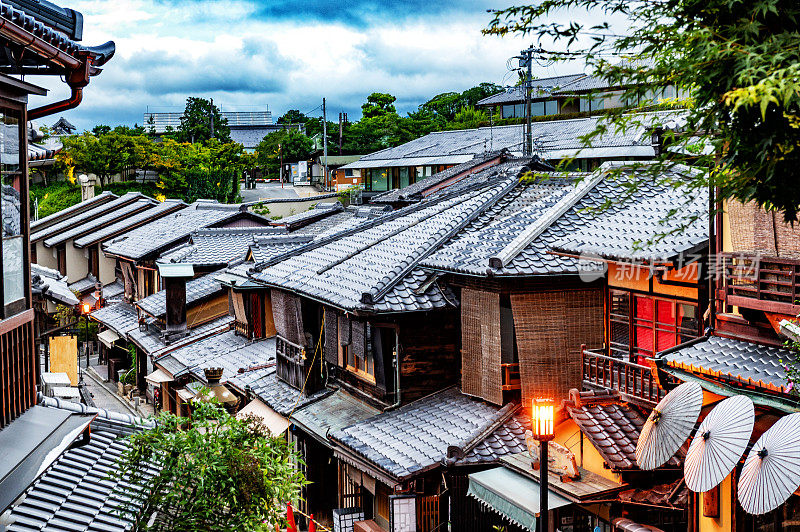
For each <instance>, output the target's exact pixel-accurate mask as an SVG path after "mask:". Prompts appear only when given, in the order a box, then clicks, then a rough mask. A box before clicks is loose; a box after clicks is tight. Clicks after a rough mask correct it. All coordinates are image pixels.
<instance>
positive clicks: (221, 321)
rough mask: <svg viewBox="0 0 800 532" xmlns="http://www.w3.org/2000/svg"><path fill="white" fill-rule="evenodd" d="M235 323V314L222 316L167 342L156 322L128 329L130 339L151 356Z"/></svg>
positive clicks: (217, 331) (214, 332) (215, 332)
mask: <svg viewBox="0 0 800 532" xmlns="http://www.w3.org/2000/svg"><path fill="white" fill-rule="evenodd" d="M232 323H233V316H228V315H225V316H222V317H219V318H217V319H215V320H212V321H210V322H208V323H204V324H203V325H198V326H197V327H193V328H191V329H189V330H188V333H187V335H186V336H184V337H183V338H181V339H180V340H177V341H175V342H172V343H169V344H167V343H166V342H164V340H163V338H162V333H163V331H162V330H161V329H160V328H159V327H158V325H156V324H155V323H152V322H151V323H148V325H147V330H144V331H142V330H139V327H138V326H137V327H135V328H133V329H131V330H129V331H128V339H129V340H130V341H132V342H133V343H135V344H136V345H138V346H139V347H140V348H141V349H142V350H143V351H144V352H145V353H147V354H148V355H149V356H152V357H155V356H158V355H159V354H161V353H162V352H163V351H165V350H166V349H177V348H178V347H180V346H183V345H185V344H188V343H191V342H194V341H196V340H197V339H198V338H199V337H202V336H206V335H211V334H217V333H219V332H221V331H224V330H226V329H229V328H230V327H231V324H232Z"/></svg>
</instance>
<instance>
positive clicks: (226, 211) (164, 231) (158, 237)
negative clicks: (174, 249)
mask: <svg viewBox="0 0 800 532" xmlns="http://www.w3.org/2000/svg"><path fill="white" fill-rule="evenodd" d="M215 207H219V208H215ZM238 214H239V212H238V211H237V210H231V209H230V208H226V207H224V206H223V205H219V206H217V205H213V204H212V205H201V204H197V203H196V204H194V205H192V206H190V207H189V208H186V209H183V210H180V211H178V212H176V213H171V214H167V215H166V216H163V217H161V218H159V219H158V220H154V221H152V222H150V223H148V224H146V225H143V226H141V227H137V228H136V229H133V230H131V231H128V232H127V233H125V234H123V235H121V236H118V237H116V238H114V239H113V240H110V241H108V242H104V243H103V250H104V251H105V252H106V254H110V255H119V256H120V257H125V258H128V259H133V260H138V259H141V258H144V257H146V256H147V255H149V254H151V253H155V252H157V251H159V250H162V249H164V248H166V247H168V246H170V245H175V244H178V243H180V242H181V241H182V240H184V239H186V238H188V237H189V235H190V234H191V233H192V231H194V230H196V229H200V228H202V227H208V226H210V225H214V224H217V223H220V222H223V221H225V220H227V219H229V218H233V217H235V216H237V215H238Z"/></svg>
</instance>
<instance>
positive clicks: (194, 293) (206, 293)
mask: <svg viewBox="0 0 800 532" xmlns="http://www.w3.org/2000/svg"><path fill="white" fill-rule="evenodd" d="M217 273H218V272H214V273H209V274H207V275H203V276H202V277H198V278H197V279H192V280H191V281H189V282H188V283H186V306H187V308H188V307H189V306H191V305H193V304H194V303H197V302H198V301H201V300H203V299H205V298H207V297H211V296H214V295H217V294H221V293H222V292H224V291H225V289H224V288H223V286H222V285H221V284H220V283H219V281H217V279H216V275H217ZM135 305H136V306H137V307H139V308H140V309H142V310H143V311H145V312H146V313H148V314H150V315H151V316H153V317H155V318H160V317H162V316H164V315H166V313H167V291H166V290H159V291H158V292H156V293H155V294H153V295H150V296H147V297H145V298H143V299H140V300H139V301H137V302H136V303H135Z"/></svg>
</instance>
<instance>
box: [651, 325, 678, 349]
mask: <svg viewBox="0 0 800 532" xmlns="http://www.w3.org/2000/svg"><path fill="white" fill-rule="evenodd" d="M675 345H677V342H676V341H675V333H674V332H673V331H662V330H659V331H656V351H663V350H664V349H669V348H670V347H675Z"/></svg>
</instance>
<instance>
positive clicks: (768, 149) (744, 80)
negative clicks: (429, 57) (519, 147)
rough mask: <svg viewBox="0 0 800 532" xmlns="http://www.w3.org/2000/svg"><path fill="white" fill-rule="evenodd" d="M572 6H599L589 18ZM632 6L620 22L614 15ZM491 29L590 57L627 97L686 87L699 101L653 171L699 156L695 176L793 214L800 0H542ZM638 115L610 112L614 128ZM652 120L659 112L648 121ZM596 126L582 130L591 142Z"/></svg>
mask: <svg viewBox="0 0 800 532" xmlns="http://www.w3.org/2000/svg"><path fill="white" fill-rule="evenodd" d="M565 11H566V12H568V13H571V14H574V13H576V12H588V13H590V17H589V18H590V19H591V20H592V21H593V22H592V23H590V24H585V23H581V22H579V21H576V20H575V18H578V17H569V18H570V19H572V20H570V21H569V22H564V23H562V22H557V20H559V19H563V17H556V16H554V15H556V14H559V13H563V12H565ZM614 18H624V19H625V20H626V21H628V22H627V23H626V27H625V29H624V30H625V31H624V33H623V34H620V33H617V31H616V30H615V29H614V26H613V24H612V21H613V19H614ZM484 33H486V34H490V35H500V36H502V35H507V34H512V33H523V34H525V35H529V36H532V37H534V39H535V40H536V41H537V47H538V53H537V56H538V58H539V59H542V60H546V61H570V60H575V59H585V60H586V63H587V64H588V65H589V67H590V68H592V69H593V70H594V74H595V75H597V76H599V77H600V78H602V79H604V80H605V81H606V82H607V83H608V85H609V86H610V87H612V88H619V89H620V90H621V91H622V94H621V98H623V99H624V100H626V101H634V102H644V105H645V106H646V105H647V102H648V101H652V100H653V99H654V98H653V95H654V94H658V93H659V91H662V90H663V89H664V88H666V87H669V86H673V87H678V88H679V89H680V91H681V94H682V95H684V96H685V97H687V98H688V99H689V100H690V101H691V105H689V106H688V109H687V111H686V113H685V115H684V116H683V118H682V119H681V123H679V124H677V126H678V127H672V128H669V130H668V131H667V132H666V133H665V134H664V138H663V145H664V149H663V150H662V152H661V154H660V155H659V157H658V164H656V165H654V166H653V167H652V172H653V174H659V173H663V170H664V169H665V168H668V167H670V166H672V165H674V164H676V163H680V162H684V161H687V160H689V161H691V162H694V163H695V165H696V166H697V167H700V168H703V169H704V170H703V171H702V172H701V173H699V174H698V175H697V176H696V177H695V178H694V180H693V183H692V186H695V187H705V186H709V185H712V186H717V187H719V189H720V191H721V195H722V198H724V199H736V200H740V201H743V202H747V201H751V200H753V201H755V202H757V203H758V204H759V205H761V206H764V207H766V208H768V209H777V210H779V211H781V212H782V213H783V214H784V216H785V218H786V219H787V220H789V221H793V220H796V219H797V215H798V208H799V207H800V149H798V148H800V71H799V70H800V4H798V3H797V2H796V1H794V0H756V1H752V2H742V1H740V0H664V1H656V2H654V1H651V0H545V1H543V2H541V3H538V4H536V5H522V6H514V7H510V8H507V9H503V10H499V11H495V12H493V19H492V20H491V21H490V23H489V26H488V27H487V28H486V29H485V30H484ZM641 120H642V118H641V115H638V116H637V115H631V114H623V113H616V114H614V113H612V114H609V116H608V119H607V121H606V123H605V125H604V126H601V127H605V128H607V129H609V130H613V129H618V128H625V127H630V126H631V125H632V124H633V123H635V122H637V121H641ZM646 125H648V126H651V127H652V126H653V124H646ZM602 133H603V131H600V130H598V131H596V132H594V133H593V134H590V135H588V136H587V137H586V138H585V139H584V140H585V142H586V143H587V145H590V143H591V140H592V138H595V137H596V136H597V135H601V134H602Z"/></svg>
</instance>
